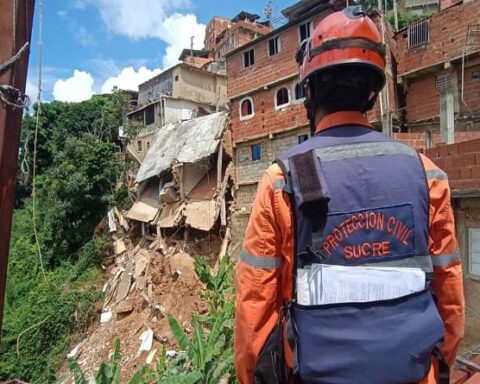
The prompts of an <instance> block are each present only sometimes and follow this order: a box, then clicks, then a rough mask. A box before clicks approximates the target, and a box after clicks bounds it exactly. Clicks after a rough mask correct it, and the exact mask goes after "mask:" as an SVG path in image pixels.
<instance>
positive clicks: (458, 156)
mask: <svg viewBox="0 0 480 384" xmlns="http://www.w3.org/2000/svg"><path fill="white" fill-rule="evenodd" d="M425 154H426V155H427V156H428V157H429V158H430V159H432V160H433V161H434V162H435V164H437V165H438V166H439V167H440V168H441V169H443V170H444V171H445V172H447V174H448V178H449V180H450V186H451V188H452V189H480V139H476V140H470V141H464V142H461V143H456V144H451V145H439V146H437V147H435V148H430V149H427V150H426V151H425Z"/></svg>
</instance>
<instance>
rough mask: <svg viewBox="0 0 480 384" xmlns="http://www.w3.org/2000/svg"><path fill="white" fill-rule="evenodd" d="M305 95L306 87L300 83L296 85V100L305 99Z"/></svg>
mask: <svg viewBox="0 0 480 384" xmlns="http://www.w3.org/2000/svg"><path fill="white" fill-rule="evenodd" d="M304 97H305V87H304V86H302V85H301V84H300V83H297V84H296V85H295V100H299V99H303V98H304Z"/></svg>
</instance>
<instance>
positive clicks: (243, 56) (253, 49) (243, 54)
mask: <svg viewBox="0 0 480 384" xmlns="http://www.w3.org/2000/svg"><path fill="white" fill-rule="evenodd" d="M250 51H253V64H250V65H249V66H246V65H245V53H247V52H250ZM242 60H243V68H245V69H246V68H251V67H253V66H254V65H255V48H253V47H252V48H250V49H246V50H244V51H243V52H242Z"/></svg>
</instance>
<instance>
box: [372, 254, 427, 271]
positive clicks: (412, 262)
mask: <svg viewBox="0 0 480 384" xmlns="http://www.w3.org/2000/svg"><path fill="white" fill-rule="evenodd" d="M362 266H363V267H394V268H419V269H421V270H422V271H423V272H425V273H432V272H433V265H432V257H431V256H412V257H407V258H405V259H399V260H391V261H381V262H377V263H365V264H362Z"/></svg>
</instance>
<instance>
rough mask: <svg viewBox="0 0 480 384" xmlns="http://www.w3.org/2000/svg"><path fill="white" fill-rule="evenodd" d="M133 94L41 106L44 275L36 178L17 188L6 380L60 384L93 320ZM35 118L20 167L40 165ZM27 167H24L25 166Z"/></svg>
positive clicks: (3, 365) (1, 346)
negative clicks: (73, 343) (102, 233)
mask: <svg viewBox="0 0 480 384" xmlns="http://www.w3.org/2000/svg"><path fill="white" fill-rule="evenodd" d="M123 98H124V95H121V94H120V93H119V94H113V95H111V96H95V97H93V98H92V99H91V100H89V101H85V102H82V103H61V102H57V101H55V102H52V103H48V104H43V105H42V114H41V116H40V126H39V131H38V154H37V178H36V180H35V181H36V187H37V190H36V211H37V217H36V223H37V228H38V240H39V246H40V249H41V254H42V260H43V265H44V267H45V277H46V279H44V276H43V272H42V268H41V263H40V258H39V254H38V251H37V244H36V242H35V238H34V236H33V222H32V211H33V203H32V199H31V198H30V197H29V194H30V193H31V191H32V185H31V182H32V180H31V175H29V174H27V175H21V176H22V177H21V178H20V179H19V180H18V182H17V195H16V207H17V208H18V209H17V211H16V212H15V213H14V218H13V228H12V238H11V242H10V257H9V266H8V268H9V270H8V281H7V289H6V298H5V299H6V300H5V313H4V324H3V335H2V339H1V341H0V380H2V379H9V378H13V377H15V378H20V379H23V380H26V381H32V382H36V383H49V382H54V381H55V378H54V374H55V372H56V371H57V369H58V367H59V365H60V363H61V362H62V359H63V356H64V353H65V350H66V348H68V345H69V343H70V334H71V333H72V332H83V331H84V330H85V329H86V327H87V325H88V322H89V321H90V320H91V319H92V318H93V316H94V314H93V309H92V308H93V304H94V303H95V302H96V301H97V300H98V299H99V298H100V293H99V287H101V283H102V280H103V276H102V275H103V274H102V271H101V269H100V261H101V260H102V257H103V256H104V255H105V253H106V252H108V246H109V245H108V243H107V242H106V240H105V239H103V238H101V237H97V238H94V237H93V236H94V231H95V228H96V227H97V226H98V224H99V222H100V221H101V220H102V218H103V217H104V216H105V215H106V212H107V210H108V208H109V205H110V204H111V203H112V202H115V201H117V200H118V199H119V198H121V197H122V196H121V194H118V193H117V192H116V191H115V188H116V185H117V182H118V181H119V180H122V179H123V177H124V173H125V164H124V163H122V162H121V161H119V159H118V156H117V153H116V151H117V144H118V143H117V142H116V140H117V139H116V138H117V130H118V127H119V126H120V125H122V124H123V121H124V114H125V111H124V109H123V105H124V104H122V103H123ZM35 121H36V116H35V115H34V116H26V117H25V119H24V122H23V127H22V143H21V149H22V151H21V156H20V157H21V158H20V161H21V162H23V163H26V164H28V166H25V167H23V169H24V170H25V169H29V170H31V169H33V164H32V154H33V137H34V130H35ZM19 168H20V167H19Z"/></svg>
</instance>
